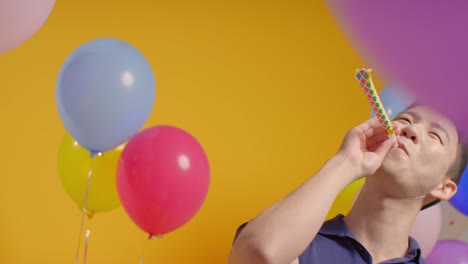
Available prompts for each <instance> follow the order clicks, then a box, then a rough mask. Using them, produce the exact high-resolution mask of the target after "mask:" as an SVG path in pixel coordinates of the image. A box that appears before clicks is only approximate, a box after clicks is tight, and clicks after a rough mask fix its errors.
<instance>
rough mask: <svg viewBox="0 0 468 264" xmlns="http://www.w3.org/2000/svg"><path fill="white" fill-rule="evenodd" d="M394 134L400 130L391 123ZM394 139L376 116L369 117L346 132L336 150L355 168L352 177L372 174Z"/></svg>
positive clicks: (393, 142) (392, 144) (393, 144)
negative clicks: (355, 170)
mask: <svg viewBox="0 0 468 264" xmlns="http://www.w3.org/2000/svg"><path fill="white" fill-rule="evenodd" d="M393 126H394V129H395V136H398V135H399V133H400V131H399V130H398V128H397V127H396V124H395V123H393ZM396 143H397V142H396V140H395V139H391V138H389V137H388V135H387V132H386V131H385V129H384V128H383V127H382V126H381V125H380V124H379V121H378V119H377V118H376V117H374V118H371V119H369V120H367V121H365V122H364V123H362V124H360V125H359V126H357V127H354V128H352V129H351V130H350V131H348V133H347V134H346V136H345V138H344V140H343V143H342V144H341V147H340V149H339V151H338V154H337V155H338V156H342V157H343V158H344V159H345V160H346V161H348V162H350V163H351V166H352V167H353V168H355V169H357V173H356V174H354V177H355V178H354V179H352V180H357V179H359V178H362V177H365V176H368V175H371V174H373V173H374V172H375V171H376V170H377V169H378V168H380V166H381V165H382V161H383V160H384V158H385V156H386V155H387V153H388V152H389V151H390V149H391V148H392V147H393V146H395V144H396Z"/></svg>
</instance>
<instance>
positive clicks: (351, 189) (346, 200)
mask: <svg viewBox="0 0 468 264" xmlns="http://www.w3.org/2000/svg"><path fill="white" fill-rule="evenodd" d="M363 184H364V178H363V179H359V180H357V181H354V182H352V183H351V184H349V185H348V186H346V187H345V188H344V189H343V190H342V191H341V192H340V194H338V196H337V197H336V199H335V202H334V203H333V205H332V207H331V208H330V211H329V212H328V215H327V219H331V218H333V217H335V216H336V215H338V214H343V215H346V214H347V213H348V212H349V210H350V209H351V207H352V205H353V202H354V198H355V196H356V194H357V192H358V191H359V189H360V188H361V187H362V185H363Z"/></svg>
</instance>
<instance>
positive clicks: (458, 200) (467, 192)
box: [449, 168, 468, 216]
mask: <svg viewBox="0 0 468 264" xmlns="http://www.w3.org/2000/svg"><path fill="white" fill-rule="evenodd" d="M449 203H450V204H451V205H452V206H453V207H455V208H456V209H457V210H458V211H459V212H460V213H462V214H464V215H466V216H468V168H465V171H464V172H463V174H462V176H461V179H460V182H459V183H458V190H457V193H456V194H455V195H454V196H453V197H452V199H450V200H449Z"/></svg>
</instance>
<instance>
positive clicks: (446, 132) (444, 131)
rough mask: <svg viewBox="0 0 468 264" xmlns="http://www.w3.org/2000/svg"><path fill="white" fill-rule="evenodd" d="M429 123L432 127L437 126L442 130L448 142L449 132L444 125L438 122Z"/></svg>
mask: <svg viewBox="0 0 468 264" xmlns="http://www.w3.org/2000/svg"><path fill="white" fill-rule="evenodd" d="M431 125H432V126H433V127H435V128H437V129H439V130H440V131H442V132H443V133H444V134H445V137H446V138H447V140H448V141H449V142H450V136H449V133H448V131H447V129H445V127H444V126H443V125H442V124H441V123H440V122H433V123H432V124H431Z"/></svg>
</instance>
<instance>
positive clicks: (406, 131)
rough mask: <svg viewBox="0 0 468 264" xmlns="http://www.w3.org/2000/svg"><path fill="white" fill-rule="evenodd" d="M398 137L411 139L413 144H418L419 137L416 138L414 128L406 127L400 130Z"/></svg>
mask: <svg viewBox="0 0 468 264" xmlns="http://www.w3.org/2000/svg"><path fill="white" fill-rule="evenodd" d="M400 136H401V137H406V138H409V139H411V141H413V143H418V139H419V137H418V136H417V133H416V130H415V128H414V126H406V127H404V128H403V129H401V134H400Z"/></svg>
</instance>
